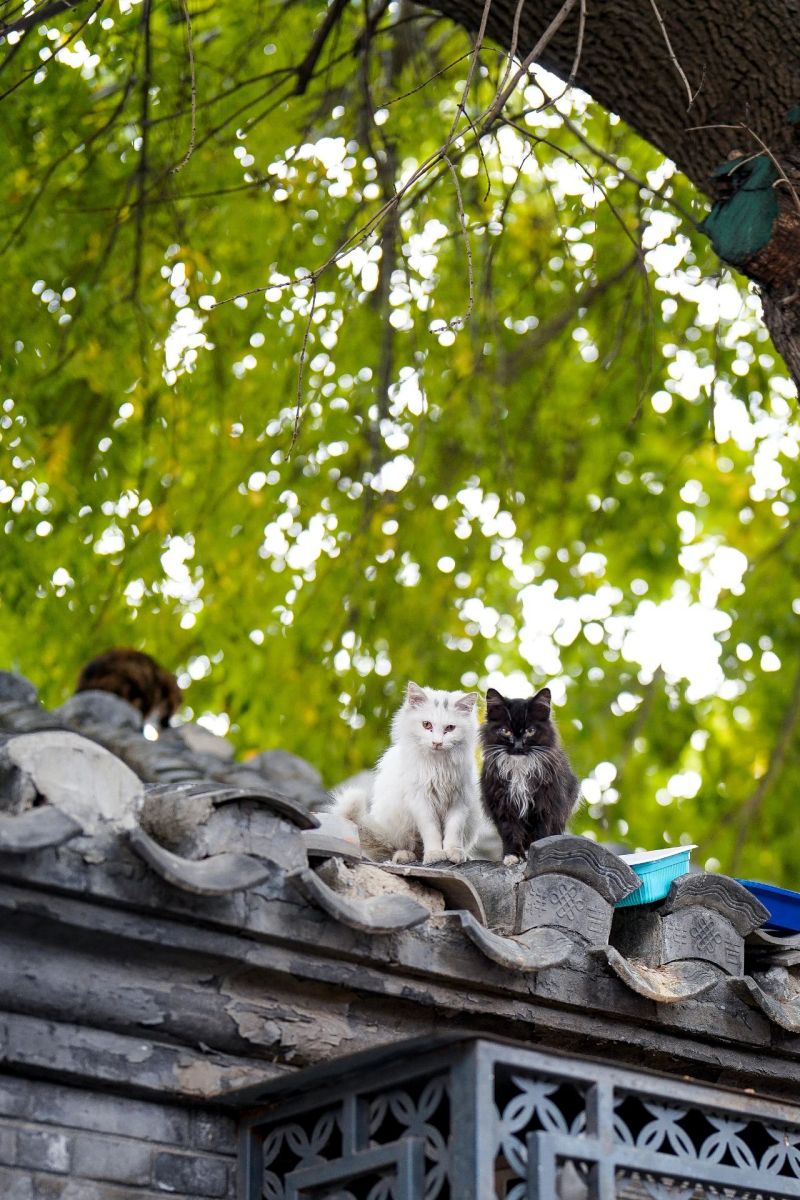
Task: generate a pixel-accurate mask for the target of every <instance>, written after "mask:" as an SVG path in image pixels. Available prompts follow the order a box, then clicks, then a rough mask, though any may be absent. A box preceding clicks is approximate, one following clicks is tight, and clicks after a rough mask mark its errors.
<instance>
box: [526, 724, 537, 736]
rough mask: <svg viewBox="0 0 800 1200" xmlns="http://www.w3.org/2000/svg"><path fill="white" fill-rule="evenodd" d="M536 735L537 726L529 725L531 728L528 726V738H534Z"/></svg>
mask: <svg viewBox="0 0 800 1200" xmlns="http://www.w3.org/2000/svg"><path fill="white" fill-rule="evenodd" d="M535 733H536V726H535V725H529V726H528V728H527V729H526V730H525V736H526V737H533V735H534V734H535Z"/></svg>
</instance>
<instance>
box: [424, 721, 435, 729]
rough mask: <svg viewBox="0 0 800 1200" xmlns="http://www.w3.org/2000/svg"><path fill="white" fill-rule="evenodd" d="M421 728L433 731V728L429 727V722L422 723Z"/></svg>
mask: <svg viewBox="0 0 800 1200" xmlns="http://www.w3.org/2000/svg"><path fill="white" fill-rule="evenodd" d="M422 728H423V729H433V726H432V725H431V723H430V721H423V722H422Z"/></svg>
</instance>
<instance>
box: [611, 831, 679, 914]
mask: <svg viewBox="0 0 800 1200" xmlns="http://www.w3.org/2000/svg"><path fill="white" fill-rule="evenodd" d="M696 849H697V847H696V846H671V847H669V848H668V849H666V850H645V851H642V852H641V853H639V854H621V855H620V858H621V859H622V860H623V862H626V863H627V864H628V866H629V867H630V868H631V870H632V871H633V872H634V873H635V874H636V875H638V876H639V878H640V879H641V881H642V884H641V887H639V888H637V889H636V891H635V892H631V894H630V896H626V897H625V899H624V900H620V902H619V904H618V905H617V908H632V907H633V906H634V905H635V904H653V903H654V902H655V901H656V900H663V899H664V897H665V896H666V894H667V892H668V891H669V889H670V884H671V883H672V881H673V879H677V878H678V877H679V876H680V875H686V874H688V872H689V857H690V855H691V853H692V851H693V850H696Z"/></svg>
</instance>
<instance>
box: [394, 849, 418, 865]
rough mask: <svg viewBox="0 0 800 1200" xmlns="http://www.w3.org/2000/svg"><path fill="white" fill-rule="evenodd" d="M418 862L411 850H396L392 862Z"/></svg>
mask: <svg viewBox="0 0 800 1200" xmlns="http://www.w3.org/2000/svg"><path fill="white" fill-rule="evenodd" d="M416 861H417V860H416V859H415V857H414V855H413V854H412V853H411V851H410V850H395V852H394V854H393V855H392V862H395V863H413V862H416Z"/></svg>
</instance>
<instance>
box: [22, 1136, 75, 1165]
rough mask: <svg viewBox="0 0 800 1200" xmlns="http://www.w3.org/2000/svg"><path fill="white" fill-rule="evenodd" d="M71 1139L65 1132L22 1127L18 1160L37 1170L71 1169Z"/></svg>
mask: <svg viewBox="0 0 800 1200" xmlns="http://www.w3.org/2000/svg"><path fill="white" fill-rule="evenodd" d="M70 1150H71V1146H70V1139H69V1137H67V1135H66V1134H65V1133H49V1132H46V1133H45V1132H30V1131H29V1130H26V1129H21V1130H20V1131H19V1133H18V1134H17V1162H18V1163H19V1164H20V1166H22V1167H33V1168H34V1170H36V1171H57V1172H60V1173H62V1174H63V1173H65V1172H66V1171H68V1170H69V1160H70Z"/></svg>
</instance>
